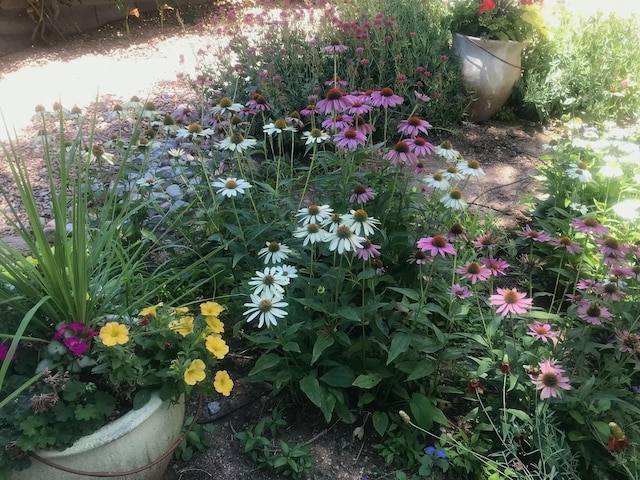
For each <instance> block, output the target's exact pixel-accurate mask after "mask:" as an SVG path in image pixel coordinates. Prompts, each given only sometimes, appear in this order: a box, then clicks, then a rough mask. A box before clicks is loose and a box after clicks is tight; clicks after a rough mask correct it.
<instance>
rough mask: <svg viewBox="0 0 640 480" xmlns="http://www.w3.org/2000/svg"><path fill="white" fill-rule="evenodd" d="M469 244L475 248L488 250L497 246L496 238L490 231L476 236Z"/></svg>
mask: <svg viewBox="0 0 640 480" xmlns="http://www.w3.org/2000/svg"><path fill="white" fill-rule="evenodd" d="M471 245H473V246H474V247H476V248H486V249H488V250H492V249H494V248H496V247H497V246H498V239H497V238H496V237H495V236H494V234H493V233H492V232H487V233H483V234H481V235H480V236H479V237H478V238H476V239H475V240H474V241H472V242H471Z"/></svg>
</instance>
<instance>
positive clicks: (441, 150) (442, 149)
mask: <svg viewBox="0 0 640 480" xmlns="http://www.w3.org/2000/svg"><path fill="white" fill-rule="evenodd" d="M435 151H436V155H438V156H439V157H442V158H444V159H445V161H446V162H447V163H454V162H457V161H458V160H460V152H458V151H457V150H454V149H453V145H451V142H450V141H448V140H445V141H444V142H442V143H441V144H440V145H438V146H437V147H436V150H435Z"/></svg>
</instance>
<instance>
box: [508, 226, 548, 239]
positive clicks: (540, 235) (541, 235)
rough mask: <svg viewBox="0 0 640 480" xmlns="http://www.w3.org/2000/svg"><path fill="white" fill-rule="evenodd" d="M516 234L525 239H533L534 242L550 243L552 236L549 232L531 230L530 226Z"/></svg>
mask: <svg viewBox="0 0 640 480" xmlns="http://www.w3.org/2000/svg"><path fill="white" fill-rule="evenodd" d="M516 234H517V235H518V236H520V237H522V238H525V239H527V238H528V239H531V240H533V241H534V242H548V241H549V240H551V235H549V234H548V233H547V232H544V231H542V232H539V231H538V230H531V227H530V226H529V225H527V226H525V227H524V229H522V231H520V232H516Z"/></svg>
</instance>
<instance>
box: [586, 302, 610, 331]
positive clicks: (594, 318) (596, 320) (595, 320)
mask: <svg viewBox="0 0 640 480" xmlns="http://www.w3.org/2000/svg"><path fill="white" fill-rule="evenodd" d="M578 317H579V318H580V319H581V320H584V321H585V322H587V323H590V324H591V325H602V322H603V321H605V322H606V321H609V320H611V319H612V318H613V314H612V313H611V312H609V310H607V309H606V308H605V307H601V306H600V305H599V304H598V303H597V302H590V301H589V300H584V301H582V302H580V305H578Z"/></svg>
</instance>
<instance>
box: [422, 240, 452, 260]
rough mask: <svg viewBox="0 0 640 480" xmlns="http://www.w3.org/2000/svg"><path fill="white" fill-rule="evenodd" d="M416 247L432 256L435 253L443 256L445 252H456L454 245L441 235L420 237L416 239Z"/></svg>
mask: <svg viewBox="0 0 640 480" xmlns="http://www.w3.org/2000/svg"><path fill="white" fill-rule="evenodd" d="M418 248H419V249H420V250H422V251H423V252H429V254H430V255H431V256H432V257H435V256H437V255H442V256H443V257H444V256H445V255H446V254H447V253H448V254H450V255H455V254H456V249H455V248H454V246H453V245H451V244H450V243H449V242H447V239H446V238H444V237H443V236H442V235H434V236H433V237H425V238H421V239H420V240H418Z"/></svg>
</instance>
